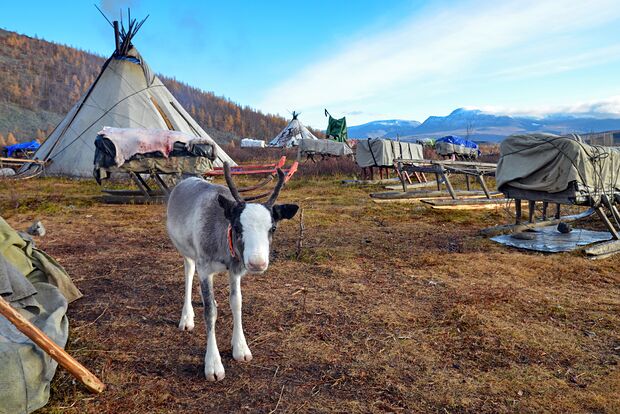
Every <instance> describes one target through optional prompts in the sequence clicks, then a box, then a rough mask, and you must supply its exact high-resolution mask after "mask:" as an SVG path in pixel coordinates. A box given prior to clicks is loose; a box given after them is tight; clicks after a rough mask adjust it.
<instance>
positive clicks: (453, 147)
mask: <svg viewBox="0 0 620 414" xmlns="http://www.w3.org/2000/svg"><path fill="white" fill-rule="evenodd" d="M435 151H437V154H439V155H446V156H447V155H452V154H455V155H460V156H466V157H471V158H477V157H478V156H479V155H480V149H479V147H478V144H476V143H475V142H473V141H470V140H467V139H464V138H461V137H459V136H456V135H448V136H445V137H443V138H439V139H438V140H437V141H435Z"/></svg>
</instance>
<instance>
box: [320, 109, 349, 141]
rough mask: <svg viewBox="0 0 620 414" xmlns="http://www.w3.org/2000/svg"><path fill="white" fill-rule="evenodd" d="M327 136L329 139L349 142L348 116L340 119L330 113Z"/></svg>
mask: <svg viewBox="0 0 620 414" xmlns="http://www.w3.org/2000/svg"><path fill="white" fill-rule="evenodd" d="M325 136H326V137H327V138H328V139H333V140H334V141H338V142H347V139H349V137H348V133H347V118H346V117H342V118H340V119H336V118H333V117H332V116H331V115H329V120H328V121H327V130H326V131H325Z"/></svg>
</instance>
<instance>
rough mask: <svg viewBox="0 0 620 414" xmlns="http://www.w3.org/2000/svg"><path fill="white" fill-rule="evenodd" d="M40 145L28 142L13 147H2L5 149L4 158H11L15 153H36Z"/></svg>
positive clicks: (35, 142)
mask: <svg viewBox="0 0 620 414" xmlns="http://www.w3.org/2000/svg"><path fill="white" fill-rule="evenodd" d="M40 146H41V144H39V143H38V142H37V141H30V142H21V143H19V144H15V145H7V146H6V147H4V148H5V149H6V156H7V157H12V156H13V155H14V154H15V153H16V152H17V151H36V150H38V149H39V147H40Z"/></svg>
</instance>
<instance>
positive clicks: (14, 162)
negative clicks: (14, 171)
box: [0, 157, 46, 168]
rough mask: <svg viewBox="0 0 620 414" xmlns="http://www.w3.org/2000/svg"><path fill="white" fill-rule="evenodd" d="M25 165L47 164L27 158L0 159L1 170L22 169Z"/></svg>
mask: <svg viewBox="0 0 620 414" xmlns="http://www.w3.org/2000/svg"><path fill="white" fill-rule="evenodd" d="M24 164H37V165H45V164H46V162H45V161H41V160H31V159H27V158H8V157H0V168H4V167H8V168H17V167H21V166H22V165H24Z"/></svg>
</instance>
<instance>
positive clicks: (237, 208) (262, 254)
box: [218, 196, 299, 273]
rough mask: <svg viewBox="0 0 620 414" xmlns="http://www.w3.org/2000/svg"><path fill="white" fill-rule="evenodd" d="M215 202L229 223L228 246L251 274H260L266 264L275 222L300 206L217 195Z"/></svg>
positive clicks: (286, 216) (295, 211)
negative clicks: (259, 202) (242, 200)
mask: <svg viewBox="0 0 620 414" xmlns="http://www.w3.org/2000/svg"><path fill="white" fill-rule="evenodd" d="M218 202H219V204H220V206H221V207H222V208H223V209H224V215H225V216H226V218H227V219H228V221H229V222H230V227H231V232H230V233H231V234H229V236H228V237H229V249H231V250H232V251H233V253H234V255H235V256H237V255H238V257H239V259H241V260H243V265H244V267H245V268H246V269H247V270H248V271H249V272H251V273H263V272H264V271H265V270H267V267H268V266H269V251H270V247H271V238H272V236H273V233H274V232H275V230H276V224H277V222H278V221H280V220H282V219H291V218H293V217H294V216H295V214H296V213H297V210H298V209H299V207H298V206H297V205H296V204H276V205H274V206H272V207H269V205H265V204H254V203H243V202H241V203H239V202H234V201H232V200H229V199H227V198H226V197H223V196H219V197H218Z"/></svg>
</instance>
